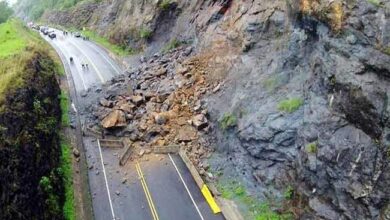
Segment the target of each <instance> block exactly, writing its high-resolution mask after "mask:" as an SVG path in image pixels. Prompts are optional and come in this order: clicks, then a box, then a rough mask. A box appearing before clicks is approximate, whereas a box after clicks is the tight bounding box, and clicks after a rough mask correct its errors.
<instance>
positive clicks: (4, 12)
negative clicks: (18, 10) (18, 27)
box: [0, 1, 14, 24]
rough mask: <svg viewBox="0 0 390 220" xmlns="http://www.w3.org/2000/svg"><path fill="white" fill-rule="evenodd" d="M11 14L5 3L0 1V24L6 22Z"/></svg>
mask: <svg viewBox="0 0 390 220" xmlns="http://www.w3.org/2000/svg"><path fill="white" fill-rule="evenodd" d="M13 13H14V12H13V11H12V9H11V8H10V7H9V5H8V3H7V2H6V1H0V24H1V23H4V22H6V21H7V20H8V18H9V17H10V16H11V15H12V14H13Z"/></svg>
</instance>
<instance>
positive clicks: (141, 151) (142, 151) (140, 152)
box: [138, 149, 145, 157]
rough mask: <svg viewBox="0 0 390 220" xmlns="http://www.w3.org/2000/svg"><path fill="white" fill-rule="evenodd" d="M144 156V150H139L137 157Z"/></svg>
mask: <svg viewBox="0 0 390 220" xmlns="http://www.w3.org/2000/svg"><path fill="white" fill-rule="evenodd" d="M144 154H145V150H144V149H141V150H140V151H139V153H138V155H139V156H140V157H142V156H143V155H144Z"/></svg>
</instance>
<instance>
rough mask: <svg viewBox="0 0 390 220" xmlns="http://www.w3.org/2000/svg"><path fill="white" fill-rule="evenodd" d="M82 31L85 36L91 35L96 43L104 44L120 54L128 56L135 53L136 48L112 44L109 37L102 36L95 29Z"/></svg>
mask: <svg viewBox="0 0 390 220" xmlns="http://www.w3.org/2000/svg"><path fill="white" fill-rule="evenodd" d="M81 33H82V34H83V35H84V36H86V37H89V38H90V39H91V40H93V41H95V42H96V43H98V44H100V45H102V46H104V47H105V48H107V49H108V50H110V51H112V52H114V53H115V54H116V55H118V56H127V55H131V54H133V53H134V50H133V49H132V48H129V47H125V46H118V45H115V44H112V43H111V42H110V41H109V40H108V39H107V38H105V37H102V36H100V35H99V34H97V33H96V32H94V31H90V30H84V31H81Z"/></svg>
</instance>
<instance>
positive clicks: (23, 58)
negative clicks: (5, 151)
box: [0, 20, 76, 220]
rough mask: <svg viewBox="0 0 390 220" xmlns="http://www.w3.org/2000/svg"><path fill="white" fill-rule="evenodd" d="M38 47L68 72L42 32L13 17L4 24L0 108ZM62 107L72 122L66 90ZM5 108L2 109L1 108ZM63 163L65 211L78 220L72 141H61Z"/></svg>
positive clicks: (1, 31) (0, 46) (69, 218)
mask: <svg viewBox="0 0 390 220" xmlns="http://www.w3.org/2000/svg"><path fill="white" fill-rule="evenodd" d="M37 51H48V53H49V55H50V56H51V58H52V59H53V60H54V62H55V65H56V68H55V69H56V70H57V72H58V73H59V74H64V69H63V66H62V65H61V62H60V60H59V57H58V56H57V55H56V53H55V52H54V50H53V49H51V48H50V47H49V45H48V44H47V43H46V42H45V41H44V40H43V39H42V38H41V37H40V36H39V34H38V33H36V32H33V31H31V30H29V29H28V28H27V27H26V26H24V25H23V24H22V23H21V22H20V21H18V20H9V21H8V22H6V23H3V24H1V25H0V63H1V65H0V79H1V80H0V108H2V106H3V105H1V102H2V101H3V100H4V98H5V92H7V91H9V90H12V89H16V88H20V87H22V86H23V84H24V80H23V74H24V73H25V66H26V64H27V63H28V62H30V61H31V59H32V58H33V56H34V53H35V52H37ZM59 98H60V101H61V109H62V113H63V114H62V120H61V121H62V125H63V126H67V125H68V124H69V116H68V109H69V99H68V97H67V94H66V93H61V95H60V97H59ZM0 111H1V109H0ZM61 151H62V153H61V163H60V169H61V171H62V173H63V175H64V182H65V198H66V200H65V204H64V207H63V213H64V216H65V219H66V220H74V219H76V216H75V208H74V194H73V178H72V175H73V170H72V157H71V149H70V147H69V144H68V142H66V141H64V140H62V141H61Z"/></svg>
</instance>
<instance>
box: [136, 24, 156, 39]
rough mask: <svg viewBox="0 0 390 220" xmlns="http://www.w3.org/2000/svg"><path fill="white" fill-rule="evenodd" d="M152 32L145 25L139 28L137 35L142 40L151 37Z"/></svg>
mask: <svg viewBox="0 0 390 220" xmlns="http://www.w3.org/2000/svg"><path fill="white" fill-rule="evenodd" d="M152 34H153V32H152V31H151V30H150V29H149V28H146V27H143V28H141V30H140V31H139V37H140V38H141V39H144V40H148V39H150V38H151V37H152Z"/></svg>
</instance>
